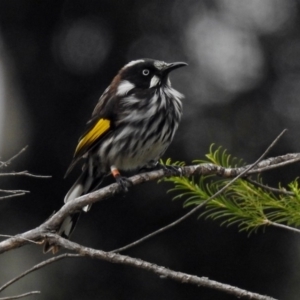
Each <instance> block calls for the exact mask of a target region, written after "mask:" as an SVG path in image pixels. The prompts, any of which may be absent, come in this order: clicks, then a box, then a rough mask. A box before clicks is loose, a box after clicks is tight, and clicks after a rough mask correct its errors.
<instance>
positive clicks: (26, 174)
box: [0, 171, 52, 178]
mask: <svg viewBox="0 0 300 300" xmlns="http://www.w3.org/2000/svg"><path fill="white" fill-rule="evenodd" d="M0 176H28V177H35V178H51V177H52V176H50V175H35V174H31V173H28V171H21V172H8V173H0Z"/></svg>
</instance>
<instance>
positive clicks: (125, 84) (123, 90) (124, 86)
mask: <svg viewBox="0 0 300 300" xmlns="http://www.w3.org/2000/svg"><path fill="white" fill-rule="evenodd" d="M134 88H135V85H134V84H133V83H131V82H129V81H128V80H123V81H121V82H120V84H119V86H118V89H117V95H118V96H125V95H127V93H128V92H129V91H131V90H132V89H134Z"/></svg>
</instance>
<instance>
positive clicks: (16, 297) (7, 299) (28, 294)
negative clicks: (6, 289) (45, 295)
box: [0, 291, 41, 300]
mask: <svg viewBox="0 0 300 300" xmlns="http://www.w3.org/2000/svg"><path fill="white" fill-rule="evenodd" d="M40 293H41V292H40V291H32V292H28V293H24V294H20V295H16V296H10V297H4V298H0V300H14V299H21V298H25V297H28V296H31V295H35V294H40Z"/></svg>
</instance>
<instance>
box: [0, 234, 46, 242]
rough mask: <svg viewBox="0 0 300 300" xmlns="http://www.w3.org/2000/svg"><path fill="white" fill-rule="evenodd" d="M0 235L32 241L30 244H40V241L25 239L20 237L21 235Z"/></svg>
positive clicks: (1, 235)
mask: <svg viewBox="0 0 300 300" xmlns="http://www.w3.org/2000/svg"><path fill="white" fill-rule="evenodd" d="M0 237H3V238H11V239H13V238H16V239H17V238H18V239H22V240H24V241H27V242H29V243H32V244H36V245H40V244H41V242H36V241H33V240H30V239H26V238H24V237H22V235H8V234H0Z"/></svg>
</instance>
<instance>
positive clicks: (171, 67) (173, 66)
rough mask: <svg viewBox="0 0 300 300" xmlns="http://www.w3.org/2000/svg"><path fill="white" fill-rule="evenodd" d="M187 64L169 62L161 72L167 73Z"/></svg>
mask: <svg viewBox="0 0 300 300" xmlns="http://www.w3.org/2000/svg"><path fill="white" fill-rule="evenodd" d="M187 65H188V64H187V63H185V62H174V63H170V64H167V66H166V67H165V68H164V70H163V73H164V74H166V75H167V74H169V73H170V72H171V71H173V70H175V69H178V68H181V67H185V66H187Z"/></svg>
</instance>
